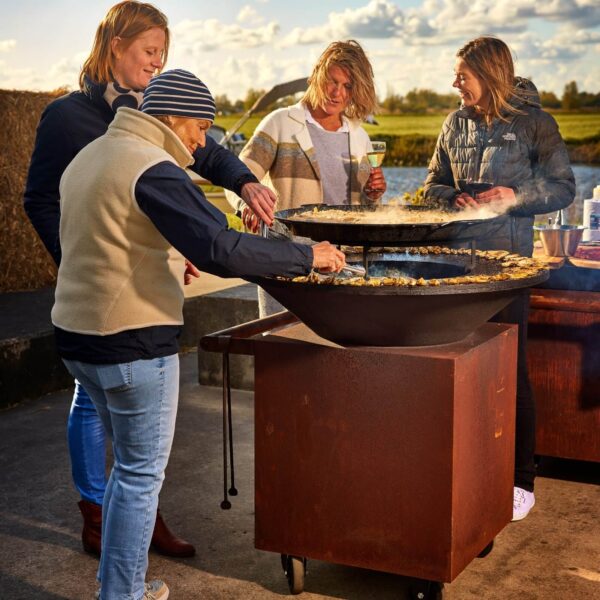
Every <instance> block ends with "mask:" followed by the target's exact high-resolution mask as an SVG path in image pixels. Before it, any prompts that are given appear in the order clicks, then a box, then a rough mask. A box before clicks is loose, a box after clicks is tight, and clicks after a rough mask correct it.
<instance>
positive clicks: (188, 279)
mask: <svg viewBox="0 0 600 600" xmlns="http://www.w3.org/2000/svg"><path fill="white" fill-rule="evenodd" d="M198 277H200V271H198V269H196V267H195V266H194V265H193V264H192V263H191V262H190V261H189V260H186V261H185V272H184V274H183V283H184V284H185V285H189V284H190V283H192V278H198Z"/></svg>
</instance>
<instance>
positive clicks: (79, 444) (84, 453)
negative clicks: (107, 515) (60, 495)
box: [67, 380, 106, 505]
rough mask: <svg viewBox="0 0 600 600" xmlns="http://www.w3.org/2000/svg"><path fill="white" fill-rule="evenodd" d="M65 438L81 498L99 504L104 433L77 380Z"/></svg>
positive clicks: (102, 485) (103, 471)
mask: <svg viewBox="0 0 600 600" xmlns="http://www.w3.org/2000/svg"><path fill="white" fill-rule="evenodd" d="M67 440H68V442H69V454H70V456H71V473H72V475H73V482H74V483H75V487H76V488H77V491H78V492H79V494H80V495H81V498H82V499H83V500H87V501H88V502H93V503H94V504H100V505H101V504H102V502H103V499H104V491H105V490H106V433H105V431H104V426H103V425H102V421H101V420H100V416H99V415H98V412H97V411H96V407H95V406H94V403H93V402H92V399H91V398H90V397H89V395H88V393H87V392H86V391H85V388H84V387H83V386H82V385H81V383H79V381H77V380H75V393H74V394H73V403H72V404H71V411H70V412H69V422H68V424H67Z"/></svg>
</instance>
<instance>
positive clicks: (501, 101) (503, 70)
mask: <svg viewBox="0 0 600 600" xmlns="http://www.w3.org/2000/svg"><path fill="white" fill-rule="evenodd" d="M456 56H457V57H458V58H462V59H463V60H464V61H465V63H466V64H467V66H468V67H469V69H471V70H472V71H473V73H475V75H476V76H477V78H478V79H479V80H480V81H481V83H482V84H483V85H485V87H486V88H487V90H488V92H489V95H490V101H489V106H488V107H487V110H486V115H485V116H486V120H487V121H488V122H491V121H493V120H494V119H496V118H498V119H500V120H502V121H507V120H508V119H507V117H506V113H509V115H515V114H523V111H521V110H519V109H518V108H516V107H515V106H513V105H512V104H511V102H510V101H511V100H512V99H513V98H519V99H523V98H522V96H523V95H524V94H523V93H519V94H518V93H517V91H516V89H515V67H514V63H513V58H512V54H511V52H510V49H509V47H508V46H507V45H506V44H505V43H504V42H503V41H502V40H500V39H498V38H496V37H493V36H482V37H478V38H476V39H474V40H471V41H470V42H468V43H466V44H465V45H464V46H463V47H462V48H461V49H460V50H459V51H458V52H457V53H456Z"/></svg>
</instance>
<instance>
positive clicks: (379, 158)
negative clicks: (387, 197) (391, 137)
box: [365, 142, 385, 194]
mask: <svg viewBox="0 0 600 600" xmlns="http://www.w3.org/2000/svg"><path fill="white" fill-rule="evenodd" d="M371 147H372V150H371V151H370V152H367V159H368V160H369V164H370V165H371V168H372V169H376V168H377V167H380V166H381V165H382V164H383V157H384V156H385V142H371ZM373 192H383V190H377V189H374V188H372V187H365V193H366V194H371V193H373Z"/></svg>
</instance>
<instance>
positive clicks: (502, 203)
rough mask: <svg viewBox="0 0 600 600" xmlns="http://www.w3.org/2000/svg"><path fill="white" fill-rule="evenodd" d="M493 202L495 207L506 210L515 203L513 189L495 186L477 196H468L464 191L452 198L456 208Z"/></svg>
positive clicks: (473, 206) (477, 206)
mask: <svg viewBox="0 0 600 600" xmlns="http://www.w3.org/2000/svg"><path fill="white" fill-rule="evenodd" d="M491 203H493V204H494V205H495V207H496V208H501V209H502V210H508V209H509V208H510V207H511V206H514V205H515V204H516V203H517V197H516V196H515V191H514V190H513V189H512V188H509V187H502V186H496V187H493V188H492V189H491V190H487V191H486V192H480V193H479V194H477V198H473V197H472V196H469V194H467V193H466V192H462V193H460V194H458V196H456V197H455V198H454V204H455V205H456V207H457V208H482V207H483V206H484V205H485V204H491Z"/></svg>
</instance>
